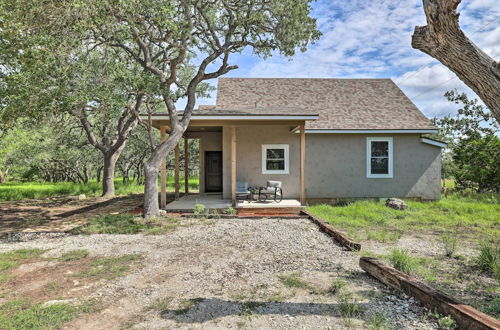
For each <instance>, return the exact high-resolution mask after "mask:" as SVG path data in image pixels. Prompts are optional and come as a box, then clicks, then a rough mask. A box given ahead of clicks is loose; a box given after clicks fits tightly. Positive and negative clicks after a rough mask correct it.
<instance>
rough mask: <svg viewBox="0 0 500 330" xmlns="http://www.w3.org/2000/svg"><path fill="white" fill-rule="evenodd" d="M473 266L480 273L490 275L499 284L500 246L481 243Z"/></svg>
mask: <svg viewBox="0 0 500 330" xmlns="http://www.w3.org/2000/svg"><path fill="white" fill-rule="evenodd" d="M475 264H476V265H477V266H478V267H479V269H480V270H481V271H482V272H485V273H491V274H493V276H494V277H495V278H496V280H497V281H499V282H500V246H498V245H495V244H494V243H482V244H481V246H480V247H479V255H478V256H477V257H476V259H475Z"/></svg>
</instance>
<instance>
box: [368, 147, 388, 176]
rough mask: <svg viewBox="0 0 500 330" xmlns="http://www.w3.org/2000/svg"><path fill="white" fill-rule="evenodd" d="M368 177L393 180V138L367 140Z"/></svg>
mask: <svg viewBox="0 0 500 330" xmlns="http://www.w3.org/2000/svg"><path fill="white" fill-rule="evenodd" d="M366 176H367V177H368V178H392V138H390V137H376V138H375V137H374V138H367V139H366Z"/></svg>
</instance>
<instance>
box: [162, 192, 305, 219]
mask: <svg viewBox="0 0 500 330" xmlns="http://www.w3.org/2000/svg"><path fill="white" fill-rule="evenodd" d="M196 204H203V205H204V206H205V207H206V208H207V209H210V210H213V209H215V210H218V211H222V210H224V209H226V208H228V207H230V206H232V201H231V199H224V198H223V195H222V193H200V194H188V195H184V196H182V197H180V198H179V199H177V200H174V201H172V202H170V203H168V204H167V205H166V206H165V208H164V209H165V210H166V211H168V212H193V210H194V208H195V206H196ZM235 209H236V210H237V211H238V213H239V214H255V213H259V214H264V213H265V214H272V213H279V214H295V213H298V212H300V210H301V204H300V202H299V201H298V200H296V199H283V200H282V201H281V202H275V201H272V200H269V201H266V202H258V201H249V200H238V201H237V202H236V207H235Z"/></svg>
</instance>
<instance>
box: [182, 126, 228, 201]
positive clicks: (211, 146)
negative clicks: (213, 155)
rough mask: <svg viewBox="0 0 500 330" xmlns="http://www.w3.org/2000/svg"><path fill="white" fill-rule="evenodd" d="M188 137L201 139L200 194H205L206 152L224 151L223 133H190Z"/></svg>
mask: <svg viewBox="0 0 500 330" xmlns="http://www.w3.org/2000/svg"><path fill="white" fill-rule="evenodd" d="M186 135H187V136H188V137H189V138H193V139H200V150H199V152H200V154H199V157H200V192H205V151H222V132H190V133H188V134H186Z"/></svg>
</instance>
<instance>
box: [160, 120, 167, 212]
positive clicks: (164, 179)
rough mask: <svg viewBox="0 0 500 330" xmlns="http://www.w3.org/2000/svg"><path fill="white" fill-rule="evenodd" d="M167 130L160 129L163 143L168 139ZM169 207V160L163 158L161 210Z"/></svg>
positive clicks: (161, 169)
mask: <svg viewBox="0 0 500 330" xmlns="http://www.w3.org/2000/svg"><path fill="white" fill-rule="evenodd" d="M166 131H167V128H166V127H165V126H161V127H160V141H161V142H163V141H165V140H166V139H167V136H166ZM165 206H167V159H166V158H163V159H162V161H161V166H160V208H161V209H164V208H165Z"/></svg>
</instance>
